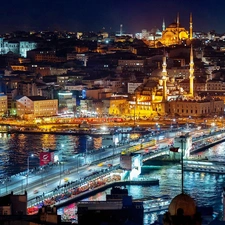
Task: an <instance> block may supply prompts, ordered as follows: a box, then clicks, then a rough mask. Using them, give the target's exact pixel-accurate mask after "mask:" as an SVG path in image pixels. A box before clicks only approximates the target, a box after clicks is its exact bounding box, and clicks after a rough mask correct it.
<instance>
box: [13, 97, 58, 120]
mask: <svg viewBox="0 0 225 225" xmlns="http://www.w3.org/2000/svg"><path fill="white" fill-rule="evenodd" d="M16 110H17V116H19V117H21V118H28V119H29V118H30V119H32V118H36V117H42V116H54V115H57V114H58V100H57V99H46V98H45V97H42V96H29V97H27V96H23V97H19V98H18V99H17V100H16Z"/></svg>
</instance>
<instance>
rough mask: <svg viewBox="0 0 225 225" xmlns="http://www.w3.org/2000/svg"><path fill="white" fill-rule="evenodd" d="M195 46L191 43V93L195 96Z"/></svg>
mask: <svg viewBox="0 0 225 225" xmlns="http://www.w3.org/2000/svg"><path fill="white" fill-rule="evenodd" d="M193 58H194V57H193V47H192V45H191V52H190V70H189V72H190V76H189V79H190V95H191V96H192V97H193V96H194V78H195V77H194V59H193Z"/></svg>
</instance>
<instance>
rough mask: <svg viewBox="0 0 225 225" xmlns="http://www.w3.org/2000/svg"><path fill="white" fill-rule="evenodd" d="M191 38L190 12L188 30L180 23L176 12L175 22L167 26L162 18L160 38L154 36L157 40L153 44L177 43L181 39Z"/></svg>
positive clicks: (179, 42) (187, 39)
mask: <svg viewBox="0 0 225 225" xmlns="http://www.w3.org/2000/svg"><path fill="white" fill-rule="evenodd" d="M192 38H193V25H192V14H190V27H189V31H187V30H186V29H185V28H184V27H183V26H182V25H181V24H180V18H179V14H178V15H177V19H176V22H173V23H171V24H170V25H169V26H168V27H166V26H165V21H164V20H163V24H162V35H161V38H156V39H157V42H154V45H155V46H161V45H163V46H170V45H177V44H181V43H182V41H189V40H190V41H191V40H192ZM150 43H151V42H150ZM152 44H153V43H152Z"/></svg>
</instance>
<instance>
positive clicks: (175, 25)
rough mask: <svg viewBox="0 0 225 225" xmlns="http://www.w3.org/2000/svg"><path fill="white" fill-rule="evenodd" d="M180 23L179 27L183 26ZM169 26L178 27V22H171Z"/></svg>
mask: <svg viewBox="0 0 225 225" xmlns="http://www.w3.org/2000/svg"><path fill="white" fill-rule="evenodd" d="M178 25H179V27H183V26H182V25H181V24H180V23H179V24H178ZM168 28H177V23H176V22H173V23H171V24H170V25H169V26H168Z"/></svg>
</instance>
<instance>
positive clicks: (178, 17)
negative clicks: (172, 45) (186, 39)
mask: <svg viewBox="0 0 225 225" xmlns="http://www.w3.org/2000/svg"><path fill="white" fill-rule="evenodd" d="M179 26H180V16H179V13H177V44H179V43H180V37H179Z"/></svg>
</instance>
